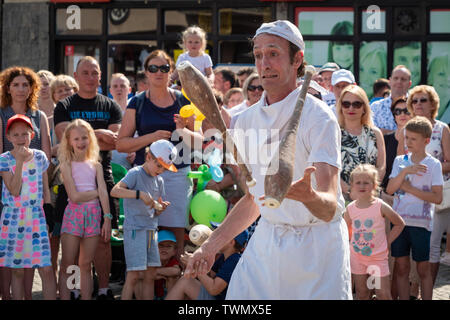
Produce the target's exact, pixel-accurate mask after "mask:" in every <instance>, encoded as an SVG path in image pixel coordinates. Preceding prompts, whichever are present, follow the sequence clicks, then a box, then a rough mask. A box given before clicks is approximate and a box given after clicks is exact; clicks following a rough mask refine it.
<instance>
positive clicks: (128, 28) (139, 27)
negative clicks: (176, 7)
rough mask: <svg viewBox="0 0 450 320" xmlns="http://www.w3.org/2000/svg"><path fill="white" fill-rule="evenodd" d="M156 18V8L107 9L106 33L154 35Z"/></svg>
mask: <svg viewBox="0 0 450 320" xmlns="http://www.w3.org/2000/svg"><path fill="white" fill-rule="evenodd" d="M157 19H158V13H157V11H156V9H130V8H116V9H110V10H108V33H109V34H133V35H149V34H150V35H156V23H157Z"/></svg>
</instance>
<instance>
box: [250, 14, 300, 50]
mask: <svg viewBox="0 0 450 320" xmlns="http://www.w3.org/2000/svg"><path fill="white" fill-rule="evenodd" d="M261 33H270V34H273V35H276V36H279V37H282V38H284V39H286V40H287V41H289V42H291V43H293V44H295V45H296V46H297V47H299V48H300V50H301V51H304V50H305V43H304V42H303V36H302V34H301V33H300V30H299V29H298V27H296V26H295V25H294V24H293V23H292V22H290V21H288V20H277V21H273V22H268V23H263V24H262V25H261V26H260V27H259V28H258V30H256V33H255V36H254V37H253V39H255V38H256V37H257V36H258V35H260V34H261Z"/></svg>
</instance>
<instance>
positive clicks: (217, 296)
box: [166, 230, 248, 300]
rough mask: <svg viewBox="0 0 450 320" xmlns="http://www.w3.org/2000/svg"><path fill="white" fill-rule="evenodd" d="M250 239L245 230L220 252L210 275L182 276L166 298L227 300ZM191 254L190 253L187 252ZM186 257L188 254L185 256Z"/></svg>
mask: <svg viewBox="0 0 450 320" xmlns="http://www.w3.org/2000/svg"><path fill="white" fill-rule="evenodd" d="M247 241H248V231H247V230H244V231H243V232H242V233H240V234H239V235H237V236H236V238H234V239H233V240H231V241H230V242H229V243H227V244H226V245H225V246H224V247H223V248H222V249H221V250H220V251H219V252H220V253H221V255H220V257H219V258H218V259H217V260H216V262H215V263H214V265H213V267H212V268H211V272H210V273H209V275H207V274H206V275H199V276H198V277H197V278H198V280H197V279H193V278H185V277H182V278H180V280H178V281H177V283H176V284H175V286H174V287H173V288H172V290H171V291H170V292H169V293H168V294H167V297H166V300H182V299H184V298H185V296H187V297H188V298H189V299H191V300H225V296H226V294H227V288H228V284H229V282H230V280H231V275H232V274H233V271H234V268H235V267H236V265H237V263H238V261H239V259H240V257H241V252H242V251H243V249H244V247H245V244H246V243H247ZM187 255H189V254H187ZM183 258H184V259H186V256H183Z"/></svg>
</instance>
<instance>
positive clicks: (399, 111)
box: [393, 108, 410, 116]
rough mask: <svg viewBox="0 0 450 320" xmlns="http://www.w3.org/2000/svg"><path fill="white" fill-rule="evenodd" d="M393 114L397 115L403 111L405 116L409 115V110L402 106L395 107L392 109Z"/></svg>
mask: <svg viewBox="0 0 450 320" xmlns="http://www.w3.org/2000/svg"><path fill="white" fill-rule="evenodd" d="M393 113H394V116H399V115H401V114H402V113H404V114H406V115H407V116H409V115H410V113H409V111H408V109H407V108H403V109H400V108H399V109H395V110H394V112H393Z"/></svg>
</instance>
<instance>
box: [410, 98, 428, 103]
mask: <svg viewBox="0 0 450 320" xmlns="http://www.w3.org/2000/svg"><path fill="white" fill-rule="evenodd" d="M419 101H420V103H425V102H428V99H427V98H420V99H413V100H411V104H416V103H418V102H419Z"/></svg>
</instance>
